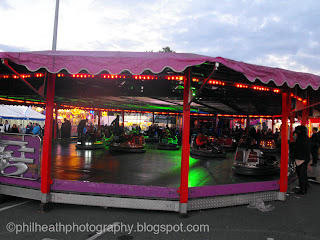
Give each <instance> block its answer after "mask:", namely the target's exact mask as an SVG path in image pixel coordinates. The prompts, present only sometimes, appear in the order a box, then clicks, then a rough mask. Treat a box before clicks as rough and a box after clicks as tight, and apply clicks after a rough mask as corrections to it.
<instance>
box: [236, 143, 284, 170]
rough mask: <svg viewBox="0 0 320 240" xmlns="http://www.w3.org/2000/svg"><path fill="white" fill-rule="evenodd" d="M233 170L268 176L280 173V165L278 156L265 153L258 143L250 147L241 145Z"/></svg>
mask: <svg viewBox="0 0 320 240" xmlns="http://www.w3.org/2000/svg"><path fill="white" fill-rule="evenodd" d="M232 171H233V172H234V173H237V174H240V175H251V176H266V175H273V174H277V173H279V167H278V162H277V159H276V157H275V156H270V155H268V154H265V153H264V152H263V151H261V149H260V148H259V146H258V145H256V146H251V147H249V148H247V147H244V146H240V147H238V148H237V151H236V155H235V160H234V166H233V168H232Z"/></svg>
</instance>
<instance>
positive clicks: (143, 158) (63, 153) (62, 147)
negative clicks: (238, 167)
mask: <svg viewBox="0 0 320 240" xmlns="http://www.w3.org/2000/svg"><path fill="white" fill-rule="evenodd" d="M146 148H147V151H146V153H111V152H110V151H109V150H108V149H107V148H105V149H99V150H76V147H75V143H64V144H61V143H55V144H54V145H53V147H52V170H51V173H52V178H53V179H63V180H77V181H88V182H104V183H113V184H128V185H145V186H162V187H179V186H180V161H181V150H178V151H167V150H158V149H157V144H156V143H147V146H146ZM234 154H235V153H234V152H230V153H227V157H226V158H224V159H209V160H208V159H205V158H203V159H195V158H193V157H190V171H189V187H197V186H212V185H221V184H234V183H246V182H258V181H270V180H276V179H279V175H273V176H263V177H261V176H260V177H252V176H241V175H237V174H234V173H232V171H231V168H232V166H233V159H234ZM277 158H279V157H278V156H277Z"/></svg>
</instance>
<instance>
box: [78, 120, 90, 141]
mask: <svg viewBox="0 0 320 240" xmlns="http://www.w3.org/2000/svg"><path fill="white" fill-rule="evenodd" d="M87 122H88V119H82V120H81V121H80V122H79V124H78V128H77V130H78V138H82V137H84V133H83V129H84V128H85V127H86V125H87Z"/></svg>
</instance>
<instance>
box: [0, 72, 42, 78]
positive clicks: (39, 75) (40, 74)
mask: <svg viewBox="0 0 320 240" xmlns="http://www.w3.org/2000/svg"><path fill="white" fill-rule="evenodd" d="M20 76H21V77H22V78H31V77H36V78H39V77H44V74H43V73H34V74H21V75H20ZM0 78H4V79H7V78H18V76H17V75H15V74H6V75H0Z"/></svg>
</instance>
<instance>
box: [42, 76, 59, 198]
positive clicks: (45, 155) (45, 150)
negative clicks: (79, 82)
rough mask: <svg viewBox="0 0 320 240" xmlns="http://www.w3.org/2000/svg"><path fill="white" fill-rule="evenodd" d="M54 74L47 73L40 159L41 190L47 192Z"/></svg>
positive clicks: (48, 189)
mask: <svg viewBox="0 0 320 240" xmlns="http://www.w3.org/2000/svg"><path fill="white" fill-rule="evenodd" d="M55 81H56V74H51V73H49V74H48V82H47V99H46V120H45V129H44V136H43V147H42V160H41V192H42V193H49V192H50V185H51V183H52V180H51V178H50V170H51V148H52V125H53V108H54V92H55Z"/></svg>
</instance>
